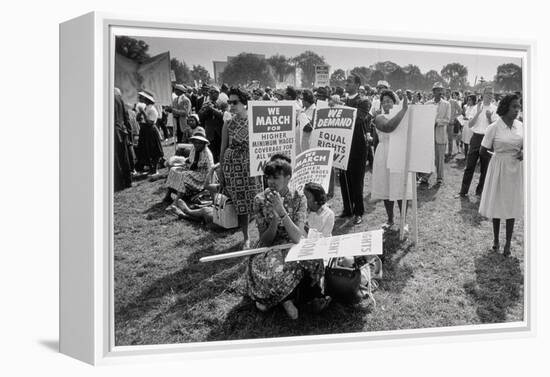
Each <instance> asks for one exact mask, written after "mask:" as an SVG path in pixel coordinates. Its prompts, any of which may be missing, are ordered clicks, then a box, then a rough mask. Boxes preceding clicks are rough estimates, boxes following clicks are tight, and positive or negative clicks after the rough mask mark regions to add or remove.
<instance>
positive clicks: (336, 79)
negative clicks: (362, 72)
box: [330, 68, 346, 88]
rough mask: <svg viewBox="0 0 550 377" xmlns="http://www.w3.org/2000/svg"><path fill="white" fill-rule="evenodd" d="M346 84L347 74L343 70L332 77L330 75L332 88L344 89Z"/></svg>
mask: <svg viewBox="0 0 550 377" xmlns="http://www.w3.org/2000/svg"><path fill="white" fill-rule="evenodd" d="M345 82H346V72H345V71H344V70H343V69H341V68H339V69H337V70H336V71H334V72H332V75H330V86H332V87H334V88H335V87H337V86H341V87H343V86H344V84H345Z"/></svg>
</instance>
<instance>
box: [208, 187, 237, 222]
mask: <svg viewBox="0 0 550 377" xmlns="http://www.w3.org/2000/svg"><path fill="white" fill-rule="evenodd" d="M213 207H214V214H213V222H214V224H216V225H219V226H221V227H222V228H225V229H233V228H236V227H238V226H239V222H238V220H237V212H236V211H235V206H234V205H233V203H232V202H231V199H229V197H227V196H226V195H224V194H221V193H217V194H216V195H215V196H214V201H213Z"/></svg>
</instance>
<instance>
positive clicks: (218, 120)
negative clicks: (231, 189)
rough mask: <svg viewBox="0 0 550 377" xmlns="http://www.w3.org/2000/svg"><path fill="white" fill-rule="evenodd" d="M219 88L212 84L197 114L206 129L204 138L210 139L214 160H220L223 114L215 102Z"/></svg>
mask: <svg viewBox="0 0 550 377" xmlns="http://www.w3.org/2000/svg"><path fill="white" fill-rule="evenodd" d="M219 95H220V90H219V89H218V87H216V86H214V85H212V86H211V87H210V91H209V92H208V100H207V101H205V102H204V104H203V105H202V108H201V109H200V110H199V112H198V115H199V119H200V121H201V124H202V125H203V127H204V129H205V130H206V138H207V139H208V140H209V141H210V150H211V151H212V154H213V155H214V162H218V161H219V160H220V148H221V144H222V128H223V114H224V112H223V111H222V110H221V109H220V106H219V105H218V104H217V100H218V97H219Z"/></svg>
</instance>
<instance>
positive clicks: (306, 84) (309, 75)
mask: <svg viewBox="0 0 550 377" xmlns="http://www.w3.org/2000/svg"><path fill="white" fill-rule="evenodd" d="M292 62H293V63H295V64H296V66H297V67H299V68H300V69H301V70H302V87H303V88H311V87H312V86H313V83H314V82H315V66H316V65H321V64H326V62H325V58H324V57H322V56H319V55H317V54H316V53H315V52H313V51H309V50H308V51H305V52H303V53H301V54H300V55H298V56H295V57H294V58H292Z"/></svg>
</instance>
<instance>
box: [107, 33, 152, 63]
mask: <svg viewBox="0 0 550 377" xmlns="http://www.w3.org/2000/svg"><path fill="white" fill-rule="evenodd" d="M147 50H149V45H148V44H147V43H145V42H144V41H140V40H137V39H134V38H131V37H126V36H118V37H116V39H115V51H116V52H117V53H119V54H120V55H122V56H125V57H127V58H128V59H132V60H134V61H136V62H138V63H143V62H144V61H145V60H147V59H149V58H150V57H151V56H150V55H149V54H148V53H147Z"/></svg>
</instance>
